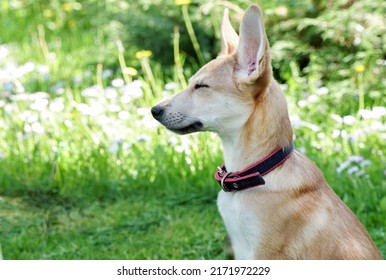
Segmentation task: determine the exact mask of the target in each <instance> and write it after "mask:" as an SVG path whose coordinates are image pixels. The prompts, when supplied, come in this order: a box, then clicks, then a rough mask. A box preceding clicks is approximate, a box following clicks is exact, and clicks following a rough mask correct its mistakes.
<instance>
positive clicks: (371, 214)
mask: <svg viewBox="0 0 386 280" xmlns="http://www.w3.org/2000/svg"><path fill="white" fill-rule="evenodd" d="M11 2H12V1H3V2H2V4H1V5H2V6H0V8H1V10H0V29H1V30H2V33H1V35H0V69H1V70H0V94H1V96H0V259H1V258H4V259H224V258H226V252H225V240H226V234H225V229H224V227H223V225H222V221H221V218H220V217H219V214H218V212H217V208H216V196H217V192H218V190H219V187H218V185H217V183H216V182H215V181H214V180H213V172H214V171H215V169H216V166H217V165H219V164H221V163H222V155H221V149H220V143H219V141H218V139H217V138H216V137H215V136H214V135H213V134H211V133H202V134H194V135H189V136H183V137H180V136H175V135H173V134H172V133H170V132H168V131H166V130H165V129H164V128H162V127H160V126H159V125H158V124H157V122H156V121H154V120H153V119H152V117H151V116H150V112H149V110H150V107H151V106H152V105H154V104H155V103H156V102H158V101H159V100H160V99H162V98H164V97H166V96H171V95H172V94H174V93H176V92H178V91H179V90H180V89H181V88H182V86H183V85H184V83H185V81H186V80H187V78H189V74H190V73H192V72H194V71H195V69H196V68H197V67H194V66H193V67H191V66H189V65H184V63H185V62H186V59H185V56H186V54H184V53H182V50H180V49H179V48H178V43H179V41H178V38H179V32H180V31H178V28H175V29H174V31H173V30H171V31H170V32H171V34H172V33H173V32H174V41H173V42H171V45H172V43H173V45H174V50H173V48H172V47H171V48H170V50H169V51H170V53H172V54H174V64H175V65H172V66H171V67H170V69H165V68H164V67H163V66H161V64H160V63H157V60H158V59H159V58H158V57H155V56H154V55H153V56H151V57H148V55H146V52H144V53H142V55H137V58H136V55H135V52H133V51H132V47H131V46H127V45H123V48H124V49H122V47H120V45H119V43H118V47H119V48H117V42H119V38H116V40H112V39H111V38H110V37H109V36H108V34H107V33H106V30H105V29H104V27H103V26H98V25H97V26H90V24H89V22H92V21H93V19H94V17H95V18H96V19H97V22H99V21H101V22H103V18H101V14H100V13H95V14H93V13H92V11H93V9H92V8H93V7H94V9H95V10H98V9H97V8H98V7H99V6H98V5H102V4H100V3H102V1H96V3H94V2H93V1H86V2H85V3H87V4H84V6H82V7H79V6H77V5H76V4H74V3H76V2H68V3H73V4H72V5H73V6H72V10H68V9H70V8H69V7H70V6H68V5H67V6H66V5H65V3H64V2H61V1H51V2H50V3H51V4H50V6H47V7H45V6H40V5H38V4H36V3H35V2H34V3H32V4H30V5H27V6H22V7H19V8H12V7H11V6H7V4H9V3H11ZM93 5H94V6H93ZM95 5H96V6H98V7H96V8H95ZM99 8H100V7H99ZM51 10H52V12H54V13H56V15H62V16H60V17H59V16H57V18H56V20H53V18H52V17H49V16H50V11H51ZM65 10H68V11H65ZM185 16H187V15H185ZM71 20H75V22H74V21H71ZM217 20H218V21H219V20H220V18H218V19H217ZM41 23H43V25H41ZM74 24H75V25H74ZM217 24H218V23H217ZM194 27H195V26H194V25H193V28H194ZM198 39H199V38H196V40H198ZM138 45H140V44H138ZM277 46H278V45H276V44H275V42H273V43H272V49H273V52H274V54H275V50H276V49H278V47H277ZM165 51H167V50H165ZM195 51H199V49H198V46H196V49H195ZM333 51H335V50H333ZM214 54H215V52H214V53H213V55H214ZM195 55H197V54H195ZM377 55H378V53H377V52H375V51H374V52H371V55H370V56H368V58H366V59H368V60H367V61H366V63H365V62H363V64H360V63H361V61H359V65H354V66H351V65H348V64H344V63H342V66H341V69H338V70H339V71H342V72H344V74H342V75H341V76H342V77H344V78H343V79H340V80H339V79H336V78H335V77H334V78H332V77H329V76H326V77H328V78H325V79H323V77H322V74H321V73H322V72H323V70H321V69H320V68H318V67H319V66H320V65H319V64H318V63H321V64H323V63H326V62H325V61H322V62H320V60H322V56H317V55H316V54H314V56H311V63H310V65H309V66H308V67H306V68H305V69H302V68H301V67H300V66H299V65H298V64H297V62H296V60H295V59H294V58H291V57H289V58H288V57H285V58H283V63H288V68H280V69H279V68H277V69H276V70H275V71H279V75H280V77H281V78H282V79H283V78H284V79H285V83H286V85H287V86H283V87H284V88H285V93H286V95H287V99H288V103H289V109H290V114H291V118H292V121H293V126H294V130H295V134H296V138H295V140H294V142H295V146H296V148H297V149H298V150H301V151H303V152H305V153H306V154H307V155H308V157H310V158H311V159H312V160H313V161H314V162H315V163H316V164H317V165H318V166H319V167H320V168H321V169H322V170H323V172H324V174H325V177H326V179H327V181H328V182H329V183H330V184H331V186H332V187H333V188H334V190H335V191H336V192H337V193H338V195H339V196H340V197H341V198H342V199H343V200H344V201H345V202H346V203H347V204H348V206H349V207H350V208H351V209H352V210H353V211H354V212H355V213H356V215H357V216H358V218H359V219H360V220H361V222H362V223H363V224H364V225H365V226H366V228H367V229H368V231H369V232H370V234H371V236H372V238H373V239H374V241H375V242H376V244H377V246H378V248H380V250H381V252H382V254H383V255H384V256H386V235H385V232H386V224H385V219H384V217H385V216H386V184H385V169H386V168H385V165H384V163H385V162H386V159H385V154H384V129H385V126H384V121H385V103H384V100H382V98H380V97H382V95H380V94H381V93H382V92H385V91H384V90H385V77H382V76H381V75H378V76H379V77H380V79H381V82H379V81H378V80H374V76H376V74H377V71H379V72H378V73H381V72H380V70H382V69H383V68H382V67H384V66H382V65H383V64H382V63H384V59H383V60H382V58H380V57H381V56H377ZM171 56H172V57H173V55H171ZM197 56H199V55H197ZM204 57H206V56H204ZM276 57H280V55H279V53H276ZM323 57H324V56H323ZM124 60H126V62H125V61H124ZM280 61H281V60H280ZM124 62H125V63H124ZM276 63H278V62H276ZM127 66H129V67H134V68H136V69H137V71H138V74H137V75H134V74H133V73H132V74H130V75H129V74H125V73H127V72H125V67H127ZM182 67H184V70H182ZM364 70H366V71H364ZM122 72H123V73H122ZM382 133H383V134H382Z"/></svg>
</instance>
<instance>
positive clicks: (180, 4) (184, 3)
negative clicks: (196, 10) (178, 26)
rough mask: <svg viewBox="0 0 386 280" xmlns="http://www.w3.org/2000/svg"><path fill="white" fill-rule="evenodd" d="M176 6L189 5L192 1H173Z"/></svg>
mask: <svg viewBox="0 0 386 280" xmlns="http://www.w3.org/2000/svg"><path fill="white" fill-rule="evenodd" d="M175 1H176V2H175V3H176V5H177V6H182V5H189V4H190V3H192V0H175Z"/></svg>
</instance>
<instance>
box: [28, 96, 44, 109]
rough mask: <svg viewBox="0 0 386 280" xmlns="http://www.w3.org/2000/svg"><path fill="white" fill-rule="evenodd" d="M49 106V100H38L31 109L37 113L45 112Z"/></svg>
mask: <svg viewBox="0 0 386 280" xmlns="http://www.w3.org/2000/svg"><path fill="white" fill-rule="evenodd" d="M47 105H48V100H47V99H45V98H44V99H36V100H35V101H34V102H33V103H32V104H31V105H30V108H31V109H32V110H36V111H39V112H42V111H43V110H45V108H46V107H47Z"/></svg>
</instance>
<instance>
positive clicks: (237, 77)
mask: <svg viewBox="0 0 386 280" xmlns="http://www.w3.org/2000/svg"><path fill="white" fill-rule="evenodd" d="M151 113H152V115H153V117H154V118H155V119H156V120H158V121H159V122H160V123H161V124H162V125H164V126H165V127H166V128H167V129H169V130H171V131H173V132H175V133H178V134H187V133H193V132H199V131H212V132H216V133H217V134H218V135H219V137H220V139H221V141H222V146H223V154H224V162H225V164H224V165H223V166H221V167H219V168H218V170H217V171H216V172H215V178H216V180H217V181H218V182H219V184H220V185H221V187H222V190H221V191H220V193H219V195H218V200H217V205H218V209H219V212H220V214H221V216H222V218H223V220H224V224H225V227H226V229H227V232H228V235H229V237H230V240H231V244H232V248H233V251H234V256H235V258H236V259H330V260H331V259H333V260H336V259H382V256H381V254H380V252H379V251H378V249H377V247H376V246H375V244H374V242H373V241H372V239H371V237H370V236H369V234H368V233H367V231H366V230H365V228H364V227H363V226H362V224H361V223H360V222H359V220H358V219H357V218H356V216H355V215H354V214H353V213H352V211H351V210H350V209H349V208H348V207H347V206H346V205H345V204H344V203H343V202H342V200H341V199H340V198H339V197H338V196H337V195H336V194H335V192H334V191H333V190H332V189H331V188H330V186H329V185H328V184H327V182H326V181H325V179H324V177H323V175H322V173H321V171H320V170H319V169H318V168H317V167H316V166H315V165H314V164H313V163H312V162H311V161H310V160H309V159H308V158H307V157H306V156H304V155H303V154H301V153H299V152H297V151H296V150H295V149H294V148H293V145H292V127H291V123H290V119H289V115H288V110H287V103H286V100H285V97H284V94H283V93H282V90H281V88H280V87H279V84H278V83H277V82H276V81H275V79H274V77H273V73H272V66H271V55H270V48H269V43H268V39H267V36H266V31H265V26H264V21H263V16H262V13H261V10H260V8H259V7H258V6H257V5H251V6H250V7H249V8H248V10H247V11H246V12H245V14H244V17H243V19H242V21H241V24H240V31H239V35H238V34H237V33H236V31H235V30H234V29H233V27H232V25H231V23H230V21H229V17H228V11H227V10H225V11H224V16H223V19H222V24H221V52H220V54H219V56H218V57H217V58H215V59H214V60H212V61H210V62H209V63H207V64H206V65H205V66H203V67H202V68H201V69H200V70H199V71H198V72H197V73H196V74H194V75H193V77H192V78H191V79H190V80H189V85H188V86H187V88H186V89H184V90H183V91H182V92H180V93H178V94H176V95H174V96H173V97H172V98H171V99H169V100H166V101H163V102H161V103H159V104H158V105H156V106H154V107H153V108H152V109H151Z"/></svg>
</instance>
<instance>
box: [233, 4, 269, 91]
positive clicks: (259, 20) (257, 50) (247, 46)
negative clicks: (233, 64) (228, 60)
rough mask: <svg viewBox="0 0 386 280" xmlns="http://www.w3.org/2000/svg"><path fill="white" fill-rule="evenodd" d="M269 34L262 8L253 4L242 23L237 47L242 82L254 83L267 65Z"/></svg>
mask: <svg viewBox="0 0 386 280" xmlns="http://www.w3.org/2000/svg"><path fill="white" fill-rule="evenodd" d="M267 44H268V42H267V36H266V34H265V27H264V21H263V16H262V13H261V11H260V8H259V7H258V6H256V5H251V6H250V7H249V8H248V10H247V11H246V12H245V15H244V17H243V20H242V22H241V25H240V41H239V45H238V49H237V62H238V70H237V80H238V83H241V84H254V83H255V82H256V80H257V79H258V78H259V76H260V74H261V73H262V71H263V70H264V67H266V65H265V62H264V60H263V58H264V55H265V51H266V45H267Z"/></svg>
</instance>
